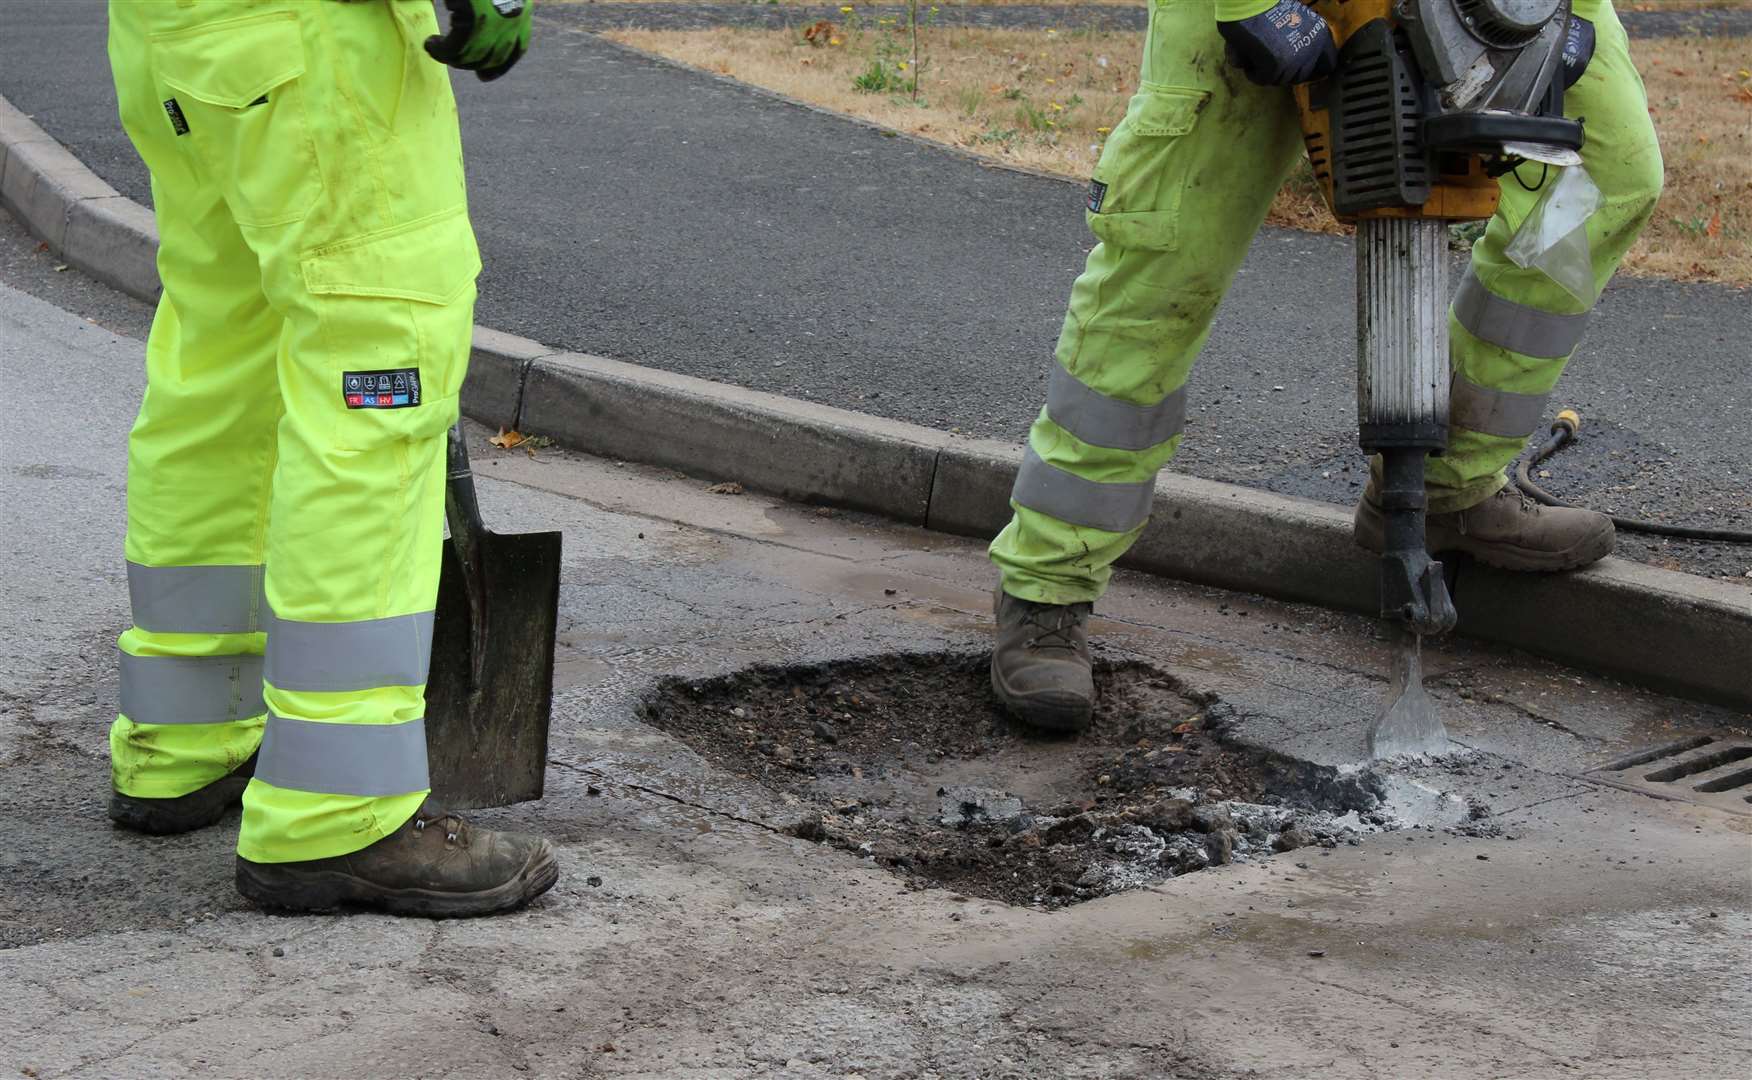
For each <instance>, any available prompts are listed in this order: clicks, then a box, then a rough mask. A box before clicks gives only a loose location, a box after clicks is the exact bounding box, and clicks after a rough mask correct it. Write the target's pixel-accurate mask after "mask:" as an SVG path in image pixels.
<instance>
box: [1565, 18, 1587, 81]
mask: <svg viewBox="0 0 1752 1080" xmlns="http://www.w3.org/2000/svg"><path fill="white" fill-rule="evenodd" d="M1593 58H1594V24H1593V23H1591V22H1589V21H1588V20H1586V19H1584V18H1582V17H1581V16H1580V15H1571V16H1570V21H1569V30H1568V31H1567V32H1566V33H1565V34H1564V35H1563V88H1564V89H1565V90H1568V89H1569V88H1570V87H1572V86H1574V85H1575V84H1576V80H1577V79H1579V78H1581V77H1582V72H1584V71H1586V70H1588V61H1590V60H1592V59H1593Z"/></svg>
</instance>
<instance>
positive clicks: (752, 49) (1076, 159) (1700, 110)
mask: <svg viewBox="0 0 1752 1080" xmlns="http://www.w3.org/2000/svg"><path fill="white" fill-rule="evenodd" d="M1745 2H1747V3H1752V0H1745ZM806 35H808V40H806ZM605 36H607V37H609V38H611V39H612V40H615V41H619V42H623V43H625V44H628V45H632V46H634V47H636V48H641V49H645V50H648V51H650V52H654V53H658V54H661V55H663V56H667V57H670V58H672V59H675V60H679V61H681V62H682V63H685V64H689V65H691V66H694V67H697V68H701V69H704V70H707V71H713V72H717V73H719V74H722V75H729V76H731V77H734V78H737V79H740V80H742V81H745V82H749V83H753V84H755V85H758V86H762V87H766V88H768V89H771V90H776V91H778V92H779V93H782V94H786V95H788V96H790V97H794V98H798V99H800V100H803V101H807V102H810V103H811V104H815V105H820V106H824V107H826V108H829V109H834V110H837V111H839V112H844V113H849V114H851V115H854V116H858V117H862V118H864V119H866V120H871V121H874V122H876V123H878V124H881V125H884V126H886V127H890V128H893V129H895V130H897V131H904V132H907V133H910V134H913V135H919V136H922V137H924V138H927V139H932V140H935V141H938V142H942V143H947V144H949V145H951V146H955V147H959V148H961V149H963V150H966V151H969V152H971V153H974V154H978V155H980V156H982V157H986V158H991V159H994V160H997V161H1001V162H1004V163H1006V164H1010V165H1017V166H1022V167H1024V168H1031V169H1038V170H1041V171H1044V172H1049V173H1054V174H1057V175H1061V176H1067V177H1072V178H1077V179H1081V178H1084V177H1087V176H1088V175H1089V172H1090V170H1091V169H1092V168H1093V166H1094V164H1095V159H1096V158H1097V156H1098V155H1099V154H1100V147H1101V143H1102V141H1103V140H1104V139H1105V138H1106V136H1107V133H1108V132H1109V131H1110V130H1112V126H1113V125H1114V124H1116V123H1118V122H1119V119H1120V117H1122V116H1124V115H1125V105H1126V100H1127V98H1129V97H1130V95H1131V92H1132V89H1133V87H1135V86H1136V84H1137V75H1138V58H1139V56H1140V53H1141V50H1142V47H1143V42H1142V38H1143V35H1142V34H1140V33H1135V32H1115V33H1110V32H1103V31H1083V30H1074V29H1052V30H987V29H964V28H952V27H934V28H929V29H928V30H926V31H924V32H923V33H922V35H921V37H922V42H923V44H922V55H923V57H924V65H923V68H924V71H923V77H922V79H921V80H920V93H919V97H918V100H917V101H916V102H915V101H914V100H913V99H912V97H911V96H910V94H909V93H907V92H906V91H907V89H908V87H907V85H906V80H909V79H911V78H912V76H913V74H914V72H913V69H912V67H911V65H910V53H909V52H908V50H907V43H906V41H905V37H904V34H903V33H902V32H901V31H900V28H899V27H896V26H893V25H890V24H888V23H887V22H886V21H885V22H884V23H883V24H881V25H878V24H875V23H869V22H865V21H864V20H862V19H861V18H860V17H859V16H858V15H857V14H856V13H855V12H854V13H852V14H849V15H845V16H842V21H840V22H838V23H835V24H833V25H831V26H829V25H826V24H820V25H817V26H814V27H807V26H804V25H799V26H798V27H797V28H795V29H793V30H790V31H784V30H779V31H773V30H699V31H661V30H656V31H653V30H621V31H612V32H609V33H607V34H606V35H605ZM1635 49H1636V51H1637V58H1638V64H1639V66H1640V67H1641V68H1642V70H1643V75H1644V79H1645V81H1646V83H1647V85H1648V90H1649V106H1650V111H1651V112H1652V113H1653V114H1654V117H1655V121H1656V125H1657V127H1658V128H1659V130H1660V133H1661V144H1662V149H1663V152H1664V153H1665V155H1666V160H1667V191H1666V194H1665V196H1664V197H1663V199H1662V202H1661V206H1660V207H1659V209H1658V210H1657V211H1656V214H1655V219H1654V221H1653V222H1652V223H1651V225H1650V227H1649V229H1648V231H1647V233H1646V234H1645V235H1644V237H1643V239H1642V240H1641V241H1640V242H1639V243H1638V245H1637V247H1636V248H1635V250H1633V251H1632V253H1631V255H1630V257H1629V259H1628V260H1627V263H1626V265H1627V267H1629V268H1630V269H1632V270H1633V271H1637V272H1643V273H1652V274H1660V275H1663V276H1669V277H1678V278H1684V279H1692V280H1711V281H1723V282H1732V283H1736V284H1741V285H1752V72H1749V71H1748V68H1749V66H1752V39H1748V38H1716V39H1706V38H1686V39H1676V40H1657V41H1649V42H1640V43H1636V45H1635ZM903 64H905V65H906V66H905V67H902V66H901V65H903ZM872 65H875V68H874V69H873V68H872ZM872 70H874V71H876V73H877V75H878V76H879V78H878V80H876V81H881V80H882V79H886V80H887V81H888V82H889V83H890V84H891V87H892V86H893V85H894V84H898V87H899V89H898V92H896V91H895V90H894V89H892V88H891V89H887V90H878V91H876V92H865V91H861V90H859V89H858V88H857V87H856V86H855V85H854V79H855V78H857V77H858V76H860V75H868V74H869V73H870V72H872ZM867 81H869V80H867ZM1272 221H1273V222H1274V223H1275V224H1280V225H1289V226H1294V227H1299V228H1312V229H1319V230H1322V231H1326V230H1331V229H1333V228H1335V226H1334V225H1333V224H1332V222H1331V221H1330V220H1329V219H1328V218H1327V216H1326V213H1325V210H1324V208H1323V207H1322V206H1321V204H1320V202H1319V197H1318V195H1317V194H1316V193H1315V191H1314V189H1313V186H1312V182H1311V180H1310V179H1309V177H1308V176H1307V174H1306V173H1305V172H1303V173H1300V174H1298V175H1297V176H1296V177H1294V178H1292V179H1291V181H1290V183H1289V184H1287V185H1286V187H1285V190H1284V191H1283V192H1282V193H1281V194H1280V195H1279V197H1278V200H1277V203H1276V205H1275V206H1274V208H1273V211H1272Z"/></svg>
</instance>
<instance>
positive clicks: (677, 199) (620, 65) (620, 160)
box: [0, 0, 1752, 587]
mask: <svg viewBox="0 0 1752 1080" xmlns="http://www.w3.org/2000/svg"><path fill="white" fill-rule="evenodd" d="M619 7H620V5H582V6H579V5H572V6H560V5H555V6H553V7H551V8H544V7H542V6H541V5H539V4H538V5H537V9H536V10H537V12H538V14H537V19H538V26H537V34H538V37H537V40H536V44H535V47H534V48H533V50H532V51H531V52H530V54H529V56H528V57H527V58H525V59H524V60H523V61H522V62H521V63H520V64H519V66H518V68H517V70H516V72H515V73H514V74H513V75H512V76H510V77H508V78H506V79H504V80H500V81H496V82H493V83H488V84H482V83H480V82H478V81H477V80H475V79H474V78H472V77H471V76H467V75H462V76H461V77H459V78H457V79H455V80H454V85H455V87H456V90H457V97H458V101H459V105H460V109H461V116H462V129H463V143H464V149H465V152H466V155H467V158H468V167H469V178H470V212H471V214H472V216H473V218H474V223H475V226H476V230H477V232H478V233H479V235H480V239H481V250H482V257H483V261H484V262H485V270H484V272H483V274H482V276H481V281H480V285H481V300H480V304H479V309H478V311H477V317H478V319H479V321H480V322H482V323H483V324H485V325H487V326H492V327H495V328H497V329H500V330H505V331H508V332H511V333H516V334H520V335H523V336H525V337H530V338H534V339H536V340H538V341H542V342H545V343H548V344H551V345H555V346H559V347H563V348H569V349H576V350H580V351H585V352H591V353H596V354H599V355H604V356H610V357H614V358H616V359H621V360H627V361H631V362H634V363H640V364H645V365H649V366H652V367H657V368H661V369H664V370H668V371H675V372H681V373H685V374H689V375H695V376H699V377H702V378H706V379H712V380H716V381H719V382H727V383H733V384H736V385H740V386H744V387H749V388H752V389H757V390H766V391H770V392H774V393H779V394H785V395H788V396H791V397H797V398H803V399H807V400H812V401H817V402H821V403H824V404H831V405H836V406H840V407H843V408H848V409H853V410H857V411H860V412H865V413H870V414H874V415H878V416H884V417H889V418H893V419H899V420H906V421H909V422H912V423H918V424H923V425H927V426H932V427H937V428H940V429H951V428H955V429H960V430H962V431H966V432H969V433H972V434H977V435H981V436H988V437H992V438H998V439H1005V440H1015V441H1020V440H1021V438H1022V437H1023V435H1024V433H1025V432H1026V430H1027V426H1028V424H1029V422H1030V421H1032V420H1033V418H1034V416H1035V415H1036V414H1037V413H1038V412H1039V410H1040V404H1041V402H1042V400H1044V397H1045V386H1046V375H1047V371H1048V365H1049V364H1050V362H1051V352H1052V347H1053V342H1054V341H1056V340H1057V336H1058V333H1059V329H1060V327H1061V325H1062V323H1063V320H1064V311H1065V298H1066V297H1067V296H1068V295H1069V291H1070V286H1071V282H1072V280H1073V278H1074V277H1075V276H1076V274H1077V272H1078V270H1079V269H1080V268H1081V266H1082V262H1083V258H1084V255H1085V254H1086V252H1087V250H1088V247H1089V245H1090V244H1091V243H1092V238H1091V237H1090V235H1089V232H1088V229H1087V227H1086V226H1085V225H1084V222H1083V211H1082V203H1083V192H1082V186H1081V185H1079V184H1074V183H1067V182H1064V181H1060V180H1053V179H1046V178H1042V177H1038V176H1029V175H1023V174H1019V173H1013V172H1009V171H1007V170H1003V169H992V168H988V167H985V166H983V165H981V164H979V163H976V162H974V161H971V160H968V159H966V158H965V157H961V156H957V155H955V154H952V153H949V152H947V151H945V150H943V149H941V148H938V147H934V146H929V145H924V144H921V143H918V142H916V141H913V140H908V139H897V138H890V137H887V135H889V134H892V133H887V134H885V133H882V132H878V131H874V130H871V129H869V128H867V127H864V126H860V125H857V124H853V123H849V122H847V121H845V120H843V119H839V118H835V117H831V116H826V115H823V114H820V113H817V112H812V111H809V110H804V109H800V108H798V107H797V106H795V105H792V104H788V103H785V102H783V101H779V100H776V99H774V98H772V97H770V96H768V95H763V94H761V93H758V92H755V91H753V90H750V89H749V88H747V87H745V86H740V85H736V84H732V83H730V82H728V81H726V80H723V79H718V78H715V77H713V76H710V75H706V74H703V73H700V72H694V71H686V70H682V69H679V68H677V67H675V66H673V65H668V64H664V63H659V62H656V61H653V60H650V59H648V58H644V57H641V56H639V55H636V54H633V53H630V52H628V51H626V50H624V49H621V48H618V47H616V46H614V45H612V44H611V43H608V42H606V41H603V40H602V39H600V38H598V37H596V36H595V35H593V34H590V33H588V32H586V30H585V29H584V28H583V27H584V24H583V23H580V21H579V20H587V19H590V18H597V17H610V15H611V13H609V12H608V9H610V8H619ZM745 7H746V9H747V10H749V11H752V12H765V11H766V10H768V9H766V7H765V5H745ZM6 10H7V14H8V22H7V32H6V34H4V35H0V93H3V94H5V95H6V96H7V97H8V98H9V99H10V100H11V101H12V102H13V103H14V104H15V105H17V106H18V107H19V108H20V109H22V110H24V111H25V112H27V113H29V114H31V115H32V116H33V117H34V118H35V119H36V121H37V122H38V123H39V124H41V125H42V126H43V127H44V128H45V129H46V130H47V131H48V132H49V133H50V134H51V135H53V136H54V137H55V138H57V139H59V140H61V141H62V142H63V143H65V144H66V145H67V146H68V147H70V148H71V149H72V150H73V152H74V153H75V154H76V155H77V156H78V157H79V158H80V160H81V161H84V162H85V163H87V164H88V165H89V166H90V167H91V168H92V169H93V170H94V171H96V172H97V173H98V174H99V175H100V176H102V177H103V178H104V179H106V180H107V181H109V182H110V183H111V184H113V185H115V186H116V187H117V188H118V189H119V190H121V191H122V192H123V193H124V194H126V195H128V196H129V197H131V198H134V199H137V200H140V201H142V202H150V193H149V191H148V190H147V184H146V173H145V169H144V167H143V166H142V165H141V163H140V161H139V159H138V157H137V156H136V155H135V154H134V152H133V150H132V148H131V147H130V146H129V145H128V143H127V140H126V138H125V137H124V135H123V133H122V131H121V130H120V127H119V125H118V123H117V120H116V110H115V103H114V98H113V91H112V89H111V85H110V80H109V75H108V71H107V67H106V60H105V56H104V48H103V41H104V8H103V5H102V4H101V3H97V2H95V0H7V4H6ZM675 10H682V9H681V8H677V9H675ZM796 10H798V9H784V10H783V11H780V12H779V13H778V14H776V15H773V16H771V17H778V18H782V17H785V15H786V14H788V13H789V12H791V11H796ZM963 10H964V11H965V12H966V13H967V15H968V17H971V18H986V17H988V15H987V14H986V11H987V10H988V9H978V10H976V9H974V8H971V7H970V8H966V9H963ZM989 10H990V11H991V12H992V14H991V15H989V17H992V18H1001V17H1007V16H1002V15H1000V14H997V13H998V12H1002V11H1004V10H1007V9H1005V8H993V9H989ZM1090 10H1091V11H1097V10H1099V11H1102V12H1106V11H1109V10H1119V11H1126V12H1130V13H1132V14H1130V15H1128V16H1127V17H1131V18H1135V17H1136V15H1137V14H1139V13H1141V12H1142V10H1143V5H1142V4H1139V5H1137V6H1136V7H1122V8H1119V9H1112V8H1108V7H1097V8H1091V9H1090ZM599 11H600V12H601V13H602V14H598V12H599ZM759 17H762V18H765V17H769V16H768V15H766V14H761V15H760V16H759ZM1694 18H1695V16H1694ZM1353 262H1354V260H1353V258H1352V253H1351V249H1350V245H1349V242H1348V241H1346V240H1344V239H1342V238H1338V237H1330V236H1317V235H1312V234H1308V233H1300V232H1294V231H1288V230H1278V229H1268V230H1265V231H1263V232H1261V233H1260V235H1259V236H1258V237H1257V238H1256V240H1255V242H1254V244H1253V248H1252V250H1251V252H1250V254H1249V257H1248V259H1247V261H1246V264H1245V266H1244V267H1243V268H1242V271H1241V273H1240V275H1239V276H1238V277H1237V278H1236V280H1235V282H1234V285H1233V287H1232V288H1231V290H1230V292H1229V295H1228V297H1227V299H1226V300H1225V302H1224V305H1223V308H1222V310H1221V311H1220V312H1219V314H1218V319H1217V326H1216V329H1215V331H1214V333H1213V335H1212V337H1211V341H1210V344H1209V345H1208V346H1207V348H1206V349H1205V351H1204V353H1203V354H1202V355H1201V357H1200V361H1199V364H1198V367H1197V370H1196V371H1195V372H1194V374H1193V376H1192V381H1191V383H1190V390H1189V398H1188V401H1189V415H1188V425H1187V438H1186V441H1185V444H1184V445H1183V447H1182V449H1181V451H1180V453H1179V455H1178V456H1177V458H1176V460H1175V463H1174V468H1176V469H1178V470H1181V471H1183V472H1187V473H1190V474H1192V475H1196V476H1201V477H1206V478H1210V479H1216V480H1222V481H1225V482H1229V483H1236V484H1242V485H1246V486H1250V487H1258V488H1264V489H1267V490H1271V491H1277V492H1282V493H1287V494H1294V495H1302V496H1308V497H1312V498H1317V499H1322V500H1325V501H1329V502H1334V503H1339V504H1349V503H1351V502H1353V501H1354V500H1355V499H1356V497H1357V496H1358V494H1359V492H1360V490H1361V487H1362V482H1363V474H1362V469H1361V461H1362V459H1361V454H1360V451H1358V450H1357V449H1356V445H1355V442H1356V430H1355V423H1356V410H1355V403H1354V402H1355V376H1354V372H1355V367H1356V364H1355V359H1354V357H1355V322H1356V320H1355V317H1354V312H1355V306H1356V305H1355V296H1354V284H1353V281H1352V264H1353ZM1745 312H1746V295H1745V293H1744V292H1743V291H1736V290H1732V289H1727V288H1723V287H1716V286H1707V285H1687V284H1680V283H1674V282H1664V281H1651V280H1633V279H1630V278H1628V277H1622V276H1621V277H1620V278H1619V279H1618V280H1616V281H1615V282H1614V283H1613V284H1612V286H1611V287H1610V288H1609V289H1608V291H1607V293H1606V295H1605V297H1604V298H1603V300H1602V301H1601V303H1600V305H1599V307H1598V310H1597V313H1596V315H1595V316H1594V318H1593V321H1592V322H1591V324H1590V327H1589V333H1588V337H1587V340H1586V341H1585V342H1584V343H1583V346H1582V349H1581V352H1580V353H1579V354H1578V357H1577V359H1576V361H1575V362H1574V363H1573V364H1571V365H1570V368H1569V370H1568V371H1567V372H1566V374H1565V377H1564V379H1563V381H1562V383H1561V384H1560V387H1559V391H1558V394H1557V396H1556V397H1555V398H1554V400H1553V404H1552V411H1553V412H1554V413H1555V411H1556V410H1557V409H1558V408H1562V407H1573V408H1576V409H1579V410H1580V411H1581V413H1582V414H1583V416H1584V417H1586V419H1587V424H1588V426H1587V427H1586V428H1585V430H1584V434H1583V438H1582V440H1581V442H1580V444H1579V445H1578V446H1576V447H1575V448H1574V449H1571V450H1568V451H1566V452H1565V453H1564V455H1563V456H1562V458H1560V459H1559V460H1558V462H1557V463H1555V464H1554V465H1553V466H1552V471H1553V473H1554V477H1555V479H1556V481H1557V482H1559V484H1560V485H1561V486H1562V488H1563V492H1564V493H1566V494H1574V495H1578V496H1579V497H1580V499H1581V501H1584V502H1585V503H1586V504H1587V505H1590V506H1594V507H1597V508H1601V509H1615V510H1618V511H1619V512H1632V513H1638V514H1649V515H1652V516H1656V517H1660V518H1663V519H1666V520H1670V521H1684V522H1689V523H1693V524H1714V525H1716V526H1718V527H1729V528H1752V501H1749V500H1752V495H1749V494H1748V493H1749V492H1752V438H1747V437H1746V431H1745V429H1746V426H1747V423H1748V417H1752V411H1749V409H1748V405H1749V403H1748V401H1747V385H1746V383H1745V381H1744V380H1735V379H1732V378H1726V379H1725V378H1724V377H1723V366H1722V365H1723V363H1724V358H1735V357H1741V356H1746V355H1752V320H1748V319H1746V317H1745ZM1596 432H1598V433H1601V437H1598V438H1597V437H1596V435H1595V433H1596ZM1610 432H1617V433H1619V434H1607V433H1610ZM1596 480H1598V482H1596ZM1632 485H1634V486H1632ZM1624 547H1625V553H1626V554H1628V555H1630V556H1631V557H1634V558H1638V559H1643V560H1646V561H1651V562H1656V563H1658V564H1663V565H1668V566H1677V567H1681V568H1684V569H1686V570H1689V571H1691V572H1693V573H1700V574H1705V575H1708V576H1711V577H1717V578H1724V579H1727V580H1729V581H1732V582H1734V583H1737V584H1744V585H1746V586H1747V587H1752V578H1749V577H1747V576H1746V575H1747V574H1748V572H1752V551H1749V549H1748V548H1746V547H1743V546H1742V547H1734V546H1729V545H1723V544H1702V543H1696V542H1686V541H1673V542H1663V541H1652V542H1641V541H1632V540H1627V541H1626V543H1625V545H1624Z"/></svg>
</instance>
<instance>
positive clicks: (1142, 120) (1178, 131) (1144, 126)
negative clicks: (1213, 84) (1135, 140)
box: [1131, 83, 1211, 136]
mask: <svg viewBox="0 0 1752 1080" xmlns="http://www.w3.org/2000/svg"><path fill="white" fill-rule="evenodd" d="M1210 99H1211V95H1210V93H1209V92H1208V91H1204V90H1188V89H1185V88H1182V87H1178V86H1160V85H1155V84H1151V83H1145V84H1144V85H1143V86H1141V87H1139V88H1138V101H1137V109H1136V112H1135V113H1134V114H1133V116H1132V125H1131V126H1132V131H1133V132H1134V133H1136V134H1138V135H1142V136H1167V135H1185V134H1186V133H1187V132H1189V131H1191V130H1192V127H1193V125H1194V124H1196V123H1198V113H1199V110H1200V109H1203V108H1204V106H1205V102H1207V101H1209V100H1210Z"/></svg>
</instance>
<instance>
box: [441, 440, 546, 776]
mask: <svg viewBox="0 0 1752 1080" xmlns="http://www.w3.org/2000/svg"><path fill="white" fill-rule="evenodd" d="M446 473H447V476H446V482H445V492H444V496H445V497H444V516H445V520H446V521H447V522H448V523H449V525H450V541H449V543H447V544H445V545H444V554H443V563H442V566H441V567H440V569H439V577H438V608H437V614H436V616H435V618H434V621H433V627H432V669H431V675H430V676H429V677H428V679H427V682H426V753H427V760H428V762H429V763H430V768H431V775H432V796H433V799H434V800H435V801H436V802H438V803H439V804H440V805H443V806H445V807H446V808H450V809H457V810H466V809H470V808H473V807H482V806H506V805H508V804H510V803H516V802H527V801H529V800H531V799H539V798H541V791H542V780H543V777H544V775H545V773H546V770H547V743H548V722H549V720H550V718H551V715H552V710H553V695H554V636H555V633H556V629H557V624H558V619H559V600H560V534H559V533H557V532H544V533H521V534H518V535H516V536H502V535H500V534H498V533H494V532H489V531H488V530H487V528H486V526H485V525H484V524H482V523H481V510H480V505H479V503H478V502H476V500H475V488H474V476H473V474H472V473H470V472H469V467H468V448H467V447H466V446H464V445H463V441H462V429H461V426H460V424H459V425H458V426H456V427H453V428H451V429H450V447H449V465H448V468H447V470H446Z"/></svg>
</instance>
